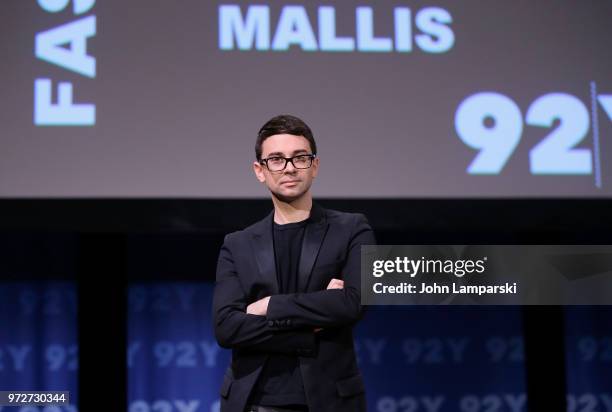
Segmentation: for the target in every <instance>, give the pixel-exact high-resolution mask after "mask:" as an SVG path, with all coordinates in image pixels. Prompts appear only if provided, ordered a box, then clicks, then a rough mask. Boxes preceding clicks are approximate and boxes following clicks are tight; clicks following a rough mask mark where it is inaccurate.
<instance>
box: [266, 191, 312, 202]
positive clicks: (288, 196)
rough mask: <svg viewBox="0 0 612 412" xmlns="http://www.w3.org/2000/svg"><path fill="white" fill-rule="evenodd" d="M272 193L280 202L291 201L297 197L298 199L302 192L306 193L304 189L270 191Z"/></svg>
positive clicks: (302, 194)
mask: <svg viewBox="0 0 612 412" xmlns="http://www.w3.org/2000/svg"><path fill="white" fill-rule="evenodd" d="M270 192H271V193H272V196H274V197H276V198H277V199H278V200H280V201H281V202H285V203H291V202H293V201H295V200H297V199H299V198H300V197H302V196H304V194H305V193H306V191H303V192H302V191H300V192H285V193H283V192H273V191H270Z"/></svg>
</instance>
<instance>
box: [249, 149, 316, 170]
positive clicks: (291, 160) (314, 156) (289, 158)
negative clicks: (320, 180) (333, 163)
mask: <svg viewBox="0 0 612 412" xmlns="http://www.w3.org/2000/svg"><path fill="white" fill-rule="evenodd" d="M302 156H307V157H309V158H310V166H308V167H297V166H296V165H295V163H293V159H295V158H296V157H302ZM316 158H317V154H316V153H301V154H297V155H295V156H293V157H283V156H270V157H266V158H265V159H259V164H260V165H264V164H265V165H266V169H268V171H269V172H271V173H275V172H282V171H284V170H285V169H286V168H287V165H288V164H289V162H291V165H292V166H293V168H294V169H297V170H306V169H310V168H311V167H312V162H314V160H315V159H316ZM269 159H283V160H284V161H285V166H283V168H282V169H280V170H270V168H269V167H268V160H269Z"/></svg>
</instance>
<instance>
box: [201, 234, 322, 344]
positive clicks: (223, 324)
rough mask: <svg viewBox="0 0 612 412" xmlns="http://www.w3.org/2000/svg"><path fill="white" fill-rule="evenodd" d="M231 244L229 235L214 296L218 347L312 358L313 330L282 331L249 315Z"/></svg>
mask: <svg viewBox="0 0 612 412" xmlns="http://www.w3.org/2000/svg"><path fill="white" fill-rule="evenodd" d="M230 243H231V241H229V235H228V236H226V237H225V240H224V242H223V246H222V247H221V251H220V253H219V260H218V262H217V274H216V282H215V288H214V292H213V308H212V314H213V325H214V332H215V338H216V339H217V342H218V343H219V346H221V347H223V348H228V349H240V350H243V351H257V352H269V353H270V352H278V353H287V354H298V355H303V356H312V354H313V353H314V350H315V346H316V341H315V334H314V331H313V330H312V329H304V328H302V330H279V328H278V327H277V326H276V327H273V326H272V325H273V324H272V322H270V321H268V320H267V319H266V317H265V316H258V315H251V314H247V313H246V307H247V305H248V303H247V299H246V293H245V292H244V289H243V287H242V284H241V283H240V279H239V278H238V274H237V273H236V268H235V266H234V259H233V257H232V253H231V248H230V246H229V245H230ZM281 329H282V328H281Z"/></svg>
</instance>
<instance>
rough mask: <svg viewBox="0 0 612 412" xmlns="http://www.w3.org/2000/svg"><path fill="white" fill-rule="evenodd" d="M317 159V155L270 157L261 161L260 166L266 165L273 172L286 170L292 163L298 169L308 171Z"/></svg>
mask: <svg viewBox="0 0 612 412" xmlns="http://www.w3.org/2000/svg"><path fill="white" fill-rule="evenodd" d="M315 157H317V155H315V154H301V155H297V156H293V157H281V156H270V157H268V158H266V159H261V160H260V161H259V164H262V165H263V164H265V165H266V167H267V168H268V170H269V171H271V172H280V171H282V170H285V168H286V167H287V163H289V162H291V164H292V165H293V167H295V168H296V169H308V168H309V167H310V166H312V160H313V159H314V158H315Z"/></svg>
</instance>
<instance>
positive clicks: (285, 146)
mask: <svg viewBox="0 0 612 412" xmlns="http://www.w3.org/2000/svg"><path fill="white" fill-rule="evenodd" d="M300 154H312V150H311V149H310V143H308V140H307V139H306V138H305V137H304V136H295V135H292V134H275V135H273V136H270V137H268V138H266V139H265V140H264V141H263V143H262V145H261V158H262V159H267V158H269V157H276V156H278V157H293V156H298V155H300ZM253 170H254V172H255V175H256V176H257V180H259V181H260V182H261V183H264V184H265V185H266V186H267V187H268V189H269V190H270V192H272V194H273V195H275V196H276V197H277V198H279V199H280V200H282V201H284V202H291V201H293V200H296V199H298V198H300V197H301V196H302V195H304V193H306V192H307V191H308V189H310V186H311V185H312V181H313V179H314V178H315V177H316V176H317V172H318V170H319V159H318V158H315V159H314V160H313V161H312V166H310V168H308V169H296V168H295V167H294V166H293V164H292V163H291V162H287V166H286V167H285V169H284V170H281V171H278V172H271V171H270V170H268V168H267V167H266V166H265V165H262V164H259V163H258V162H254V163H253Z"/></svg>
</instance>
